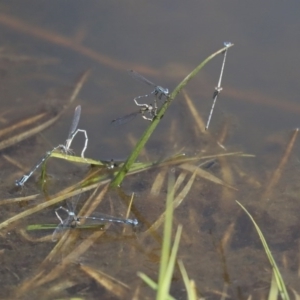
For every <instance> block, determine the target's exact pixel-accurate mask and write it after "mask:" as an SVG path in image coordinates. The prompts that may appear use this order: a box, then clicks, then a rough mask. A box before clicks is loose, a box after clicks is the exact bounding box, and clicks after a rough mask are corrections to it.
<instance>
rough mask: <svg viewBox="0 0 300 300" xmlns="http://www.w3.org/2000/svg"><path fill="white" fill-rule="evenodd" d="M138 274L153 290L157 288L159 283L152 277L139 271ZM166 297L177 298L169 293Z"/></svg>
mask: <svg viewBox="0 0 300 300" xmlns="http://www.w3.org/2000/svg"><path fill="white" fill-rule="evenodd" d="M137 275H138V276H139V277H140V278H141V279H142V280H143V281H144V282H145V283H146V284H148V285H149V286H150V287H151V288H152V289H153V290H157V283H156V282H154V281H153V280H152V279H151V278H150V277H148V276H147V275H146V274H144V273H141V272H138V273H137ZM165 299H167V300H175V298H173V297H172V296H170V295H168V296H167V297H166V298H165Z"/></svg>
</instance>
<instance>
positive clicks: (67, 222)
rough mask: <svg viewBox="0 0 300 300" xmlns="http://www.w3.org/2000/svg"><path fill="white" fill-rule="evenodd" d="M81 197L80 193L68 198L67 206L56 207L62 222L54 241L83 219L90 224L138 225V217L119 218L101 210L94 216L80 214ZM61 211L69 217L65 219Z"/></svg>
mask: <svg viewBox="0 0 300 300" xmlns="http://www.w3.org/2000/svg"><path fill="white" fill-rule="evenodd" d="M79 198H80V195H77V196H75V197H73V198H71V199H68V200H66V204H67V208H66V207H64V206H60V207H58V208H56V209H55V214H56V216H57V218H58V219H59V221H60V223H59V224H58V226H57V227H56V228H55V230H54V232H53V234H52V241H54V242H55V241H57V240H58V238H59V237H60V236H61V234H62V233H63V232H65V231H66V230H69V229H71V228H76V227H77V226H78V225H79V224H80V222H81V221H84V222H85V223H88V224H95V223H120V224H126V225H131V226H133V227H135V226H137V225H138V220H137V219H125V218H119V217H114V216H110V215H106V214H102V213H99V212H94V213H93V215H92V216H78V215H77V214H76V212H75V211H76V207H77V203H78V200H79ZM59 211H63V212H65V213H66V214H67V217H66V218H65V219H63V218H62V217H61V216H60V214H59V213H58V212H59Z"/></svg>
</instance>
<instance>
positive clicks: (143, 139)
mask: <svg viewBox="0 0 300 300" xmlns="http://www.w3.org/2000/svg"><path fill="white" fill-rule="evenodd" d="M231 46H233V44H232V45H231ZM231 46H230V47H231ZM227 49H228V46H227V47H224V48H222V49H220V50H218V51H217V52H215V53H213V54H212V55H210V56H209V57H207V58H206V59H205V60H204V61H203V62H202V63H201V64H199V65H198V66H197V67H196V68H195V69H194V70H193V71H192V72H191V73H190V74H188V75H187V76H186V77H185V78H184V79H183V80H182V81H181V82H180V83H179V84H178V85H177V87H176V88H175V89H174V91H173V92H172V93H171V94H170V96H169V97H168V99H167V101H165V103H164V104H163V105H162V107H161V108H160V110H159V111H158V113H157V116H156V117H155V118H154V120H153V121H152V122H151V123H150V125H149V126H148V128H147V129H146V130H145V132H144V133H143V135H142V137H141V138H140V140H139V141H138V143H137V144H136V146H135V149H134V150H133V151H132V153H131V154H130V156H129V157H128V159H127V161H126V162H125V164H124V165H123V166H122V168H121V169H120V171H119V173H118V174H117V176H116V177H115V178H114V180H113V181H112V183H111V186H112V187H118V186H120V184H121V183H122V181H123V179H124V177H125V175H126V174H127V172H128V171H129V170H130V168H131V165H132V164H133V163H134V162H135V161H136V159H137V157H138V156H139V154H140V152H141V151H142V149H143V148H144V146H145V144H146V143H147V141H148V139H149V138H150V136H151V134H152V133H153V131H154V130H155V128H156V126H157V125H158V124H159V122H160V119H161V118H162V117H163V116H164V114H165V112H166V111H167V109H168V107H169V106H170V105H171V103H172V101H173V100H174V99H175V97H176V96H177V95H178V94H179V93H180V91H181V90H182V89H183V88H184V87H185V86H186V85H187V83H188V82H189V81H190V80H191V79H192V78H193V77H195V76H196V75H197V74H198V72H199V71H200V70H201V69H202V68H203V67H204V66H205V65H206V64H207V63H208V62H209V61H210V60H212V59H213V58H214V57H215V56H217V55H218V54H221V53H222V52H223V51H225V50H227Z"/></svg>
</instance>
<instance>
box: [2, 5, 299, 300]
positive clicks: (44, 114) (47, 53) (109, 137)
mask: <svg viewBox="0 0 300 300" xmlns="http://www.w3.org/2000/svg"><path fill="white" fill-rule="evenodd" d="M270 4H271V3H269V4H268V3H267V2H266V3H261V2H259V1H254V2H253V1H252V2H251V4H250V3H243V4H241V3H240V2H238V1H233V2H231V3H225V2H224V3H223V2H220V3H217V2H216V3H213V2H209V3H199V2H198V1H192V2H190V3H189V4H186V3H185V2H181V1H165V2H163V3H162V2H160V1H152V2H151V3H141V2H137V1H129V2H127V3H126V4H125V3H120V2H115V1H110V2H109V3H101V2H89V3H83V2H82V1H74V0H72V1H64V2H63V3H62V2H47V3H46V2H45V3H44V2H40V1H33V0H32V1H26V4H25V3H24V2H23V1H13V2H9V4H7V2H5V1H0V8H1V14H0V26H1V33H0V39H1V48H0V76H1V81H0V91H1V115H0V116H1V117H0V122H1V124H0V126H1V129H5V130H6V131H3V130H2V131H1V130H0V139H1V140H0V143H1V142H2V141H6V140H7V139H10V138H12V137H15V136H16V135H19V134H21V133H22V132H25V131H26V130H28V129H29V128H34V126H41V125H43V124H45V123H46V122H47V121H49V120H53V123H51V124H49V125H48V126H46V127H45V128H44V129H43V130H41V131H38V133H35V134H32V135H31V136H30V137H28V138H20V140H19V141H18V142H16V141H15V142H14V143H12V145H10V146H7V145H6V146H3V147H0V148H1V156H0V160H1V167H2V168H1V173H0V174H1V177H0V178H1V182H2V184H1V189H0V192H1V199H0V204H1V212H0V218H1V219H0V221H1V222H4V221H5V220H7V219H9V218H11V217H13V216H16V215H17V214H19V213H21V212H23V211H27V210H29V209H31V208H33V207H36V206H37V205H40V204H41V203H46V204H47V203H49V202H47V201H49V200H50V201H51V199H53V198H54V197H55V196H54V195H55V194H56V193H61V192H62V191H63V190H64V189H66V188H69V187H72V185H73V184H77V183H78V182H80V181H81V180H83V179H84V178H88V176H90V177H89V178H92V180H94V181H93V182H92V183H90V184H96V183H97V182H100V177H97V176H104V179H105V180H107V182H108V181H109V180H110V179H111V178H113V176H114V171H115V170H118V167H116V169H107V168H106V167H101V168H98V167H96V166H90V164H87V163H84V164H82V163H81V164H79V163H74V162H68V161H65V160H63V159H58V158H50V159H49V160H48V161H47V167H46V174H47V177H46V183H47V184H46V185H44V186H43V188H42V187H41V185H40V180H39V178H40V175H41V171H40V170H38V171H37V172H36V173H34V174H33V176H32V178H30V179H29V180H28V181H27V182H26V184H25V186H24V188H22V189H21V188H17V187H15V186H14V182H15V180H16V179H18V178H20V177H21V176H22V175H23V174H24V173H25V174H26V173H27V172H28V171H29V170H30V169H31V168H32V167H33V166H35V164H36V162H37V161H38V160H39V159H40V158H41V157H42V156H43V155H44V154H45V153H46V151H49V149H52V148H53V147H54V146H56V145H59V144H62V143H64V141H65V140H66V138H67V136H68V130H69V127H70V125H71V120H72V116H73V112H74V109H75V107H76V106H77V105H81V108H82V115H81V119H80V123H79V127H80V128H81V129H85V130H86V131H87V133H88V138H89V143H88V149H87V151H86V153H85V156H86V157H87V158H92V159H95V160H106V161H108V162H110V160H111V159H113V162H116V165H118V161H119V160H120V161H123V160H125V159H126V157H128V155H129V154H130V152H131V150H132V149H133V147H134V146H135V145H136V143H137V141H138V139H139V138H140V136H141V135H142V133H143V132H144V131H145V129H146V128H147V126H148V124H149V121H147V120H144V119H142V118H141V116H140V115H137V116H136V118H135V119H133V120H131V121H130V122H128V123H126V124H122V125H121V126H112V124H111V121H112V120H113V119H116V118H118V117H121V116H124V115H127V114H130V113H132V112H134V111H137V110H138V109H139V108H138V107H137V106H136V105H135V104H134V101H133V98H134V97H137V96H140V95H146V94H149V93H151V91H152V89H153V88H152V87H150V86H148V85H146V84H143V83H141V82H138V81H135V80H133V79H132V78H131V76H129V75H128V70H131V69H134V70H136V71H137V72H139V73H141V74H142V75H143V76H145V77H146V78H149V80H151V81H153V82H155V83H156V84H158V85H161V86H163V87H165V88H169V90H170V91H172V90H173V88H174V87H175V86H176V85H177V84H178V83H179V82H180V81H181V80H182V79H183V78H184V77H185V76H186V75H187V74H188V73H189V72H190V71H191V70H193V68H195V67H196V66H197V65H198V64H199V63H200V62H201V61H202V60H204V59H205V58H206V57H207V56H208V55H210V54H211V53H213V52H215V51H217V50H219V49H220V48H222V47H223V42H224V41H228V40H229V41H231V42H233V43H234V44H235V46H234V47H232V48H230V49H229V50H228V53H227V61H226V64H225V69H224V77H223V81H222V87H223V90H222V91H221V93H220V95H219V98H218V100H217V104H216V107H215V111H214V114H213V116H212V120H211V125H210V127H209V130H208V131H203V130H202V129H203V125H201V124H200V123H201V122H203V123H204V124H205V122H206V121H207V118H208V115H209V111H210V108H211V105H212V95H213V92H214V88H215V86H216V85H217V81H218V77H219V72H220V68H221V63H222V56H221V55H220V56H218V57H216V58H215V59H214V60H213V61H211V62H210V63H209V64H207V65H206V66H205V68H204V69H203V70H202V71H201V72H200V73H199V74H198V75H197V76H196V77H195V78H194V79H193V80H192V81H191V82H190V83H189V84H188V86H187V87H186V89H185V92H181V93H180V94H179V96H178V97H177V98H176V99H175V101H174V102H173V103H172V105H171V107H170V108H169V109H168V111H167V113H166V114H165V115H164V118H163V119H162V120H161V122H160V124H159V125H158V127H157V129H156V131H155V132H154V133H153V135H152V136H151V138H150V140H149V142H148V143H147V144H146V147H145V149H143V151H142V153H141V155H140V156H139V161H140V162H146V163H149V162H155V164H154V166H152V167H151V168H146V169H144V170H142V171H140V172H138V173H136V174H132V175H130V176H128V177H126V179H125V180H124V182H123V184H122V187H121V189H117V190H108V191H106V192H104V189H105V184H102V185H101V186H99V187H98V189H97V190H95V188H96V185H95V186H94V188H93V189H92V188H91V189H89V188H88V187H86V186H85V187H84V189H86V190H82V192H84V193H83V195H84V196H82V198H81V200H80V203H79V205H78V209H81V208H82V207H83V208H82V209H83V210H84V209H86V210H88V208H85V207H84V205H85V203H87V201H88V199H91V203H92V204H90V205H91V206H92V205H93V203H94V204H95V203H96V202H97V201H98V200H99V207H95V208H93V209H96V211H101V212H104V213H107V214H110V215H115V216H119V217H125V216H126V210H127V208H128V206H129V203H130V198H131V195H132V193H134V194H135V195H134V200H133V204H132V206H131V210H130V214H129V217H130V218H137V220H138V221H139V225H138V226H137V227H135V228H132V226H127V225H122V224H111V225H110V226H107V227H106V229H105V230H100V229H99V228H97V229H91V228H89V229H87V228H77V229H72V230H69V231H67V233H66V234H65V235H64V236H63V237H62V239H61V240H60V241H58V242H57V243H53V242H52V240H51V234H52V232H53V230H54V229H52V230H40V231H32V232H29V231H26V230H25V229H26V226H27V225H30V224H52V225H53V226H54V228H55V226H56V225H57V224H58V222H59V221H58V219H57V218H56V216H55V212H54V208H57V207H59V206H60V205H64V204H65V203H64V202H61V203H56V204H55V205H54V206H53V205H49V206H48V207H45V208H44V209H43V210H39V211H38V212H36V213H34V214H31V215H29V216H27V217H25V218H21V219H20V220H18V221H16V222H11V223H10V224H9V226H4V225H3V228H2V229H1V239H0V245H1V247H0V251H1V258H2V272H1V274H0V282H1V283H2V289H1V290H0V295H1V298H5V299H8V298H12V299H17V298H22V299H27V298H28V299H57V298H68V297H75V296H77V297H81V298H82V299H99V295H100V296H101V299H133V297H136V298H135V299H143V298H147V299H152V298H154V297H155V294H154V292H153V291H152V290H151V289H150V288H149V287H147V286H146V285H145V284H144V283H143V282H142V280H141V279H140V278H139V277H138V276H137V272H143V273H145V274H147V275H148V276H149V277H150V278H152V279H153V280H154V281H157V278H158V270H159V259H160V251H161V246H162V238H163V225H161V226H159V227H158V228H155V229H153V227H151V226H152V225H153V224H155V222H156V220H158V219H159V217H160V216H161V214H162V213H163V212H164V209H165V200H166V195H167V181H168V179H167V178H168V176H169V174H170V172H171V173H172V174H174V175H175V180H176V191H175V199H177V200H178V199H179V198H182V201H181V203H180V205H179V206H178V208H176V210H175V213H174V222H173V223H174V226H173V231H174V234H175V230H176V228H177V226H178V225H179V224H182V225H183V233H182V237H181V242H180V247H179V252H178V258H179V259H181V260H182V261H183V263H184V265H185V267H186V269H187V272H188V275H189V278H190V279H193V280H195V283H196V286H197V290H198V294H199V297H200V296H202V297H204V298H207V299H221V295H222V293H223V295H227V296H228V297H229V298H231V299H247V298H248V297H249V296H250V295H252V298H253V299H258V297H260V299H267V295H268V291H269V286H270V282H271V273H272V269H271V267H270V264H269V262H268V260H267V258H266V255H265V252H264V250H263V248H262V245H261V242H260V240H259V238H258V236H257V233H256V231H255V229H254V227H253V224H252V223H251V222H250V221H249V218H248V217H247V216H246V215H245V213H244V212H243V211H242V210H241V208H240V207H239V206H238V205H237V204H236V202H235V200H239V201H240V202H241V203H242V204H243V205H245V206H246V208H247V209H248V210H249V211H250V213H251V214H252V215H253V217H254V219H255V220H256V222H257V223H258V225H259V226H260V228H261V230H262V232H263V233H264V235H265V238H266V240H267V242H268V244H269V247H270V249H271V251H272V253H273V255H274V258H275V260H276V261H277V263H278V266H279V268H280V270H281V272H282V275H283V278H284V280H285V282H286V284H287V286H288V290H289V292H291V289H294V290H295V291H296V292H297V293H300V290H299V287H298V281H299V279H298V274H299V263H298V244H299V238H300V236H299V230H298V229H299V226H300V224H299V218H298V211H299V209H300V207H299V206H300V204H299V201H298V195H299V184H298V180H297V178H298V175H299V169H300V164H299V162H300V160H299V156H298V153H299V141H298V137H297V133H296V132H295V128H296V127H297V126H299V125H298V122H299V121H298V120H299V115H300V104H299V99H298V83H297V80H298V78H299V69H300V68H299V66H298V64H299V60H298V44H297V40H296V39H295V38H294V32H295V30H296V29H297V28H298V27H299V25H300V24H299V18H298V14H297V13H296V11H299V4H298V3H294V4H290V5H289V6H286V5H285V4H281V3H280V4H278V5H277V6H276V5H274V4H273V2H272V4H271V5H270ZM85 75H86V79H85V80H82V88H81V89H80V92H79V94H78V95H77V97H76V98H75V100H74V101H73V102H72V103H71V104H70V106H69V107H68V106H67V104H68V103H69V101H70V99H72V96H71V95H72V94H73V93H74V87H75V86H77V87H78V80H79V79H80V78H81V79H82V78H84V76H85ZM76 84H77V85H76ZM188 98H189V99H190V102H191V103H192V104H193V106H194V108H195V111H196V112H197V113H198V114H199V117H198V119H196V118H195V117H194V115H193V113H192V108H191V107H192V106H191V104H189V101H188V100H187V99H188ZM138 101H141V103H147V104H150V103H153V101H154V98H153V97H152V96H149V97H143V98H139V99H138ZM162 103H163V102H162V101H160V100H159V101H158V105H161V104H162ZM60 112H63V113H62V115H59V114H60ZM33 117H35V118H37V120H36V121H35V122H33V123H32V124H31V121H32V120H33V119H30V118H33ZM24 120H26V123H25V121H24ZM21 121H22V122H23V123H21V124H20V123H19V122H21ZM15 124H19V125H18V127H17V128H12V125H15ZM199 124H200V126H199ZM201 126H202V127H201ZM6 128H9V129H8V130H7V129H6ZM83 142H84V138H83V136H80V135H78V137H77V136H76V139H74V143H73V144H72V148H73V150H74V152H75V153H77V154H80V152H81V149H82V144H83ZM0 145H1V144H0ZM183 154H184V155H183ZM246 154H247V155H246ZM248 154H249V155H248ZM175 157H177V158H175ZM168 158H172V159H171V160H170V161H168V162H166V161H165V160H166V159H168ZM110 166H111V165H110ZM195 166H199V167H200V168H201V170H203V172H201V174H199V173H197V175H195V177H193V175H192V174H193V170H194V169H195ZM209 174H210V175H213V176H210V175H209ZM104 179H103V180H104ZM189 184H191V187H190V188H188V186H189ZM88 189H89V190H88ZM69 192H70V190H64V192H62V193H63V194H66V193H69ZM102 193H103V199H102ZM35 194H39V195H38V196H36V197H35V198H34V197H33V195H35ZM30 196H32V198H30V199H29V198H26V199H25V200H24V199H22V201H20V200H21V198H22V197H30ZM14 198H17V202H14V203H7V202H9V201H13V199H14ZM7 199H10V200H8V201H6V200H7ZM101 199H102V200H101ZM100 200H101V201H100ZM1 201H2V203H1ZM4 201H6V202H4ZM100 202H101V203H100ZM89 207H90V206H89ZM84 213H86V211H84ZM1 224H3V223H1ZM81 225H82V227H84V224H81ZM0 226H1V225H0ZM149 228H150V229H151V228H152V229H151V230H149ZM170 293H171V295H172V296H174V297H175V298H176V299H185V298H186V291H185V287H184V284H183V280H182V277H181V274H180V271H179V269H178V268H175V270H174V274H173V278H172V285H171V292H170Z"/></svg>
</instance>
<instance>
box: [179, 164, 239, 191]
mask: <svg viewBox="0 0 300 300" xmlns="http://www.w3.org/2000/svg"><path fill="white" fill-rule="evenodd" d="M179 168H181V169H183V170H186V171H189V172H196V174H197V176H199V177H202V178H204V179H206V180H209V181H211V182H213V183H216V184H220V185H222V186H225V187H227V188H230V189H233V190H236V191H237V188H235V187H233V186H231V185H229V184H227V183H226V182H224V181H223V180H221V179H219V178H218V177H216V176H214V175H212V174H211V173H209V172H207V171H204V170H203V169H201V168H199V167H197V166H194V165H191V164H182V165H180V166H179Z"/></svg>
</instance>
